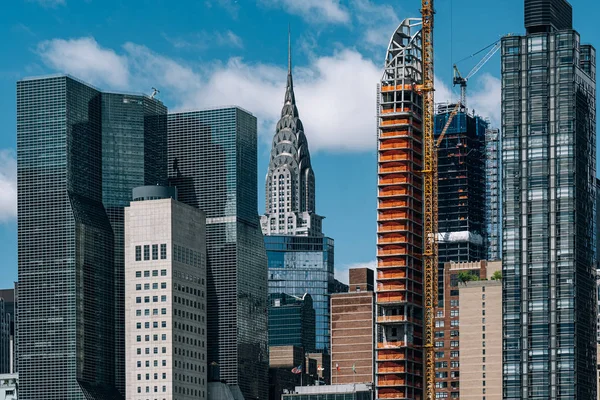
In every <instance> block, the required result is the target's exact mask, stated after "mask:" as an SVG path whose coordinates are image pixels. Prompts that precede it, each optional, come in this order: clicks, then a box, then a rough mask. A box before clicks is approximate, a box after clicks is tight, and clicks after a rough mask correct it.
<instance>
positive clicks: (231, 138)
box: [167, 107, 269, 399]
mask: <svg viewBox="0 0 600 400" xmlns="http://www.w3.org/2000/svg"><path fill="white" fill-rule="evenodd" d="M167 131H168V165H169V181H170V183H171V184H172V185H174V186H177V190H178V199H179V201H181V202H183V203H186V204H188V205H190V206H193V207H196V208H199V209H201V210H203V211H204V212H205V213H206V240H207V254H208V260H207V261H208V263H207V267H208V269H207V276H208V278H207V281H208V285H207V293H208V298H207V305H208V310H207V319H208V321H207V326H208V331H207V334H208V346H207V347H208V364H210V363H211V362H217V363H218V364H219V367H220V374H221V379H225V380H226V381H227V383H229V384H238V385H239V386H240V389H241V391H242V393H243V395H244V397H245V398H246V399H266V398H267V397H268V369H269V357H268V348H267V345H268V339H267V333H268V332H267V297H268V294H267V260H266V255H265V249H264V244H263V236H262V232H261V229H260V224H259V219H258V210H257V176H256V172H257V133H256V118H255V117H254V116H252V115H251V114H249V113H248V112H246V111H244V110H241V109H239V108H236V107H229V108H220V109H213V110H204V111H194V112H186V113H175V114H169V116H168V128H167Z"/></svg>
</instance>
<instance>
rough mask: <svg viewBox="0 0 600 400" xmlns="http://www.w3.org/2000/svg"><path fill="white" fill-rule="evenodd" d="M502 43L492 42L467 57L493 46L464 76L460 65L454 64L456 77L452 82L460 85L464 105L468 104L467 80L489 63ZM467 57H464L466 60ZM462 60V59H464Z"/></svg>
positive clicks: (461, 100)
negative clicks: (459, 68)
mask: <svg viewBox="0 0 600 400" xmlns="http://www.w3.org/2000/svg"><path fill="white" fill-rule="evenodd" d="M501 45H502V43H501V42H500V40H498V41H496V42H494V43H492V44H491V45H489V46H486V47H484V48H483V49H481V50H479V51H478V52H476V53H473V54H471V55H470V56H469V57H467V58H471V57H474V56H476V55H477V54H479V53H481V52H482V51H484V50H486V49H487V48H489V47H490V46H491V47H492V48H491V49H490V51H488V52H487V54H486V55H485V56H483V58H482V59H481V60H480V61H479V62H478V63H477V65H475V67H473V69H472V70H471V72H469V73H468V74H467V76H465V77H463V76H462V75H461V74H460V71H459V70H458V67H457V66H456V64H454V77H453V79H452V83H453V84H454V86H456V85H460V103H461V104H462V105H463V106H465V107H466V106H467V81H468V80H469V79H470V78H472V77H473V75H475V74H476V73H477V72H479V70H480V69H481V67H483V66H484V65H485V63H487V62H488V61H489V60H490V58H492V57H493V56H494V54H496V53H497V52H498V50H500V46H501ZM467 58H465V59H463V60H466V59H467ZM463 60H461V61H463Z"/></svg>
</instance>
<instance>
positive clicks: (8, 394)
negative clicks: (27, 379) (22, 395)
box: [0, 374, 19, 400]
mask: <svg viewBox="0 0 600 400" xmlns="http://www.w3.org/2000/svg"><path fill="white" fill-rule="evenodd" d="M18 391H19V374H0V400H17V397H18Z"/></svg>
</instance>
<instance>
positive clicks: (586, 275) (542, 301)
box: [502, 0, 596, 400]
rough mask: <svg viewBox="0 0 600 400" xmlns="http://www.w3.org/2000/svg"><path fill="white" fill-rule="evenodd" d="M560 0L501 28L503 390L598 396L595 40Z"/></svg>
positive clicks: (532, 3)
mask: <svg viewBox="0 0 600 400" xmlns="http://www.w3.org/2000/svg"><path fill="white" fill-rule="evenodd" d="M571 16H572V9H571V5H570V4H569V3H568V2H567V1H565V0H525V28H526V31H527V33H526V35H524V36H506V37H504V38H503V39H502V159H503V172H502V176H503V182H504V187H503V194H502V200H503V201H502V203H503V210H502V211H503V216H504V217H503V219H504V221H505V226H504V227H503V246H502V247H503V248H502V270H503V280H502V283H503V303H504V304H503V321H504V324H503V335H504V340H503V348H504V352H503V359H504V372H503V391H504V393H503V398H505V399H582V400H583V399H593V398H596V382H595V380H596V373H595V370H596V337H595V324H596V322H595V314H596V312H595V310H596V302H595V271H594V254H593V249H594V243H593V240H594V239H593V238H594V231H593V230H594V223H593V215H594V214H593V213H594V200H595V199H594V197H595V196H594V195H595V178H596V156H595V153H596V130H595V126H596V123H595V121H596V111H595V99H596V83H595V75H596V65H595V61H596V51H595V49H594V48H593V47H592V46H591V45H583V44H580V37H579V33H577V31H575V30H573V27H572V17H571Z"/></svg>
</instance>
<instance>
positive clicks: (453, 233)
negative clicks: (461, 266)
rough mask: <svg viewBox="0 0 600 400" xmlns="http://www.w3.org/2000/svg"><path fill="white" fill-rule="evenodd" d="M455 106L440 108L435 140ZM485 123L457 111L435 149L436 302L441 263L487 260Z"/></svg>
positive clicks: (440, 295)
mask: <svg viewBox="0 0 600 400" xmlns="http://www.w3.org/2000/svg"><path fill="white" fill-rule="evenodd" d="M453 108H454V104H450V105H448V104H440V105H438V109H437V115H436V116H435V131H434V134H435V138H436V140H437V139H438V137H439V135H440V134H441V132H442V130H443V129H444V126H445V125H446V122H447V120H448V118H449V116H450V113H451V112H452V109H453ZM487 128H488V124H487V122H486V121H484V120H483V119H482V118H481V117H479V116H477V115H475V114H472V113H469V112H468V110H467V109H466V108H464V107H461V108H460V110H459V112H458V114H456V116H455V117H454V119H453V120H452V122H451V124H450V125H449V127H448V130H447V131H446V136H445V137H444V139H443V140H442V142H441V143H440V145H439V148H438V232H439V234H438V299H439V305H440V306H441V305H442V304H443V301H444V281H443V277H444V264H445V263H446V262H449V261H454V262H464V261H476V260H483V259H485V256H486V253H487V251H486V229H487V226H486V220H485V215H486V170H485V167H486V154H485V150H486V148H485V147H486V146H485V135H486V130H487Z"/></svg>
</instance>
